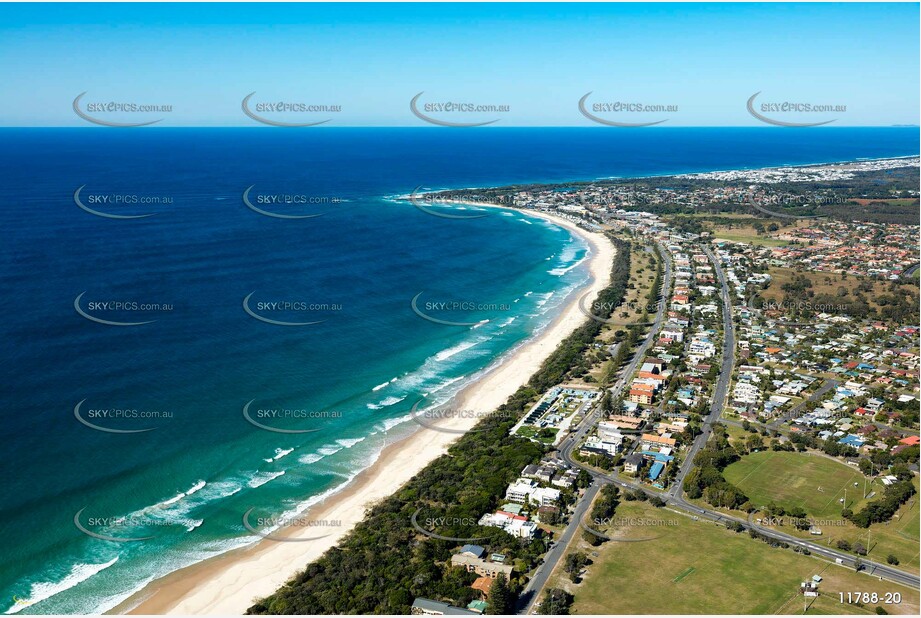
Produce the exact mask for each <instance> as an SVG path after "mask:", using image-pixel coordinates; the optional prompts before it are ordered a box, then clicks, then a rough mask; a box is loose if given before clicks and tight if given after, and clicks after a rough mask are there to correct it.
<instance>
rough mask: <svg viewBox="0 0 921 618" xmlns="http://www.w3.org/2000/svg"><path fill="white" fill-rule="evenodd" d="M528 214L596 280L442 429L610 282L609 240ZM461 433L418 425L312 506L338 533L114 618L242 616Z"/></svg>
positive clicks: (180, 587)
mask: <svg viewBox="0 0 921 618" xmlns="http://www.w3.org/2000/svg"><path fill="white" fill-rule="evenodd" d="M478 205H479V206H484V204H478ZM527 214H528V215H530V216H535V217H541V218H544V219H547V220H549V221H551V222H553V223H555V224H557V225H560V226H561V227H564V228H566V229H567V230H569V231H570V232H572V233H573V234H576V235H578V236H580V237H582V238H584V239H585V240H586V241H587V242H588V243H589V245H590V247H591V249H590V255H589V270H590V272H591V281H590V282H589V283H587V284H586V286H585V287H583V288H582V289H581V290H577V291H575V292H574V293H573V294H572V295H571V296H570V298H568V299H567V305H566V307H565V308H564V309H563V311H562V312H561V313H560V315H559V316H557V317H556V319H555V320H554V321H553V322H552V323H551V324H550V325H549V326H548V327H547V328H545V329H544V330H543V331H542V332H541V333H540V334H538V335H537V336H536V337H534V338H532V339H531V340H529V341H527V342H526V343H525V344H524V345H522V346H520V347H519V348H518V349H517V350H516V351H515V352H514V353H513V354H511V355H509V356H508V357H507V358H506V359H505V360H504V362H502V363H500V364H498V365H497V366H495V367H494V368H493V369H492V370H490V371H489V372H487V373H485V374H484V375H483V376H482V377H481V378H480V379H479V380H477V381H476V382H474V383H472V384H470V385H469V386H468V387H467V388H465V389H464V390H462V391H461V392H460V393H458V395H457V396H456V397H455V402H454V407H456V408H458V409H464V410H468V411H474V412H476V413H477V414H466V415H462V416H463V418H455V419H450V420H448V419H445V420H444V421H439V423H438V426H439V427H443V428H451V429H455V430H467V429H470V428H471V427H472V426H473V425H475V424H476V422H477V420H478V418H477V416H478V414H483V413H487V412H490V411H493V410H495V409H496V408H497V407H499V406H500V405H501V404H503V403H504V402H505V400H506V399H508V397H509V396H510V395H512V394H513V393H514V392H515V391H516V390H517V389H518V387H519V386H521V385H522V384H524V383H525V382H527V380H528V379H529V378H530V376H531V375H532V374H533V373H534V372H535V371H537V370H538V369H539V368H540V365H541V363H542V362H543V361H544V359H545V358H547V356H548V355H549V354H550V353H551V352H552V351H553V350H554V349H555V348H556V347H557V345H558V344H559V343H560V342H561V341H562V340H563V339H564V338H565V337H567V336H568V335H569V334H570V333H571V332H572V331H573V330H575V329H576V328H577V327H578V326H580V325H581V324H582V323H583V322H584V321H585V320H586V319H587V318H586V317H585V315H584V314H583V313H582V312H581V311H580V310H579V307H578V299H579V297H581V296H583V295H584V294H585V293H586V292H591V298H594V297H595V295H597V293H598V292H599V291H600V290H601V289H603V288H604V287H606V286H607V285H608V284H609V283H610V276H611V266H612V264H613V261H614V253H615V249H614V246H613V244H612V243H611V242H610V241H609V240H608V239H607V238H606V237H605V236H604V235H602V234H600V233H596V232H589V231H586V230H584V229H581V228H579V227H577V226H575V225H574V224H572V223H570V222H569V221H567V220H565V219H562V218H560V217H557V216H554V215H549V214H544V213H534V212H531V211H527ZM459 435H460V434H459V433H448V432H442V431H434V430H431V429H427V428H422V427H420V429H419V430H418V431H416V432H414V433H413V434H412V435H410V436H409V437H407V438H405V439H403V440H401V441H400V442H396V443H394V444H391V445H390V446H388V447H387V448H385V449H384V450H383V451H382V452H381V454H380V456H379V457H378V459H377V461H376V462H375V463H373V464H372V465H371V466H370V467H369V468H367V469H365V470H364V471H362V472H361V473H360V474H358V475H357V476H356V477H355V479H354V480H353V481H352V482H351V483H349V484H348V485H346V486H345V487H344V488H343V489H342V490H341V491H339V492H337V493H335V494H332V495H330V496H328V497H327V498H326V499H324V500H323V501H321V502H319V503H317V504H316V505H314V506H312V507H310V509H309V511H308V512H307V513H306V514H305V516H309V518H310V519H311V520H314V521H317V520H327V521H336V522H337V525H336V526H335V527H331V528H327V529H324V531H323V532H324V533H326V532H328V531H329V530H332V532H331V533H329V534H327V535H326V536H322V538H318V539H314V540H306V541H303V542H279V541H275V540H271V539H266V540H261V541H260V542H258V543H255V544H253V545H250V546H248V547H245V548H241V549H238V550H234V551H231V552H228V553H226V554H223V555H221V556H218V557H216V558H213V559H211V560H207V561H204V562H201V563H198V564H196V565H193V566H190V567H187V568H185V569H181V570H179V571H176V572H174V573H171V574H170V575H168V576H166V577H163V578H161V579H159V580H156V581H153V582H151V583H150V584H149V585H147V586H146V587H145V588H144V589H143V590H141V591H139V592H138V593H137V594H135V595H133V596H132V597H130V598H129V599H127V600H126V601H125V602H123V603H122V604H121V605H119V606H118V607H116V608H114V609H113V610H112V612H111V613H133V614H168V613H174V614H188V615H211V614H222V615H228V614H229V615H234V614H237V615H239V614H242V613H244V612H245V611H246V610H247V609H248V608H249V607H250V606H251V605H252V604H253V602H254V600H255V599H257V598H261V597H265V596H267V595H269V594H271V593H272V592H274V591H275V590H276V589H278V588H279V587H281V586H282V585H283V584H284V583H285V582H286V581H288V580H289V579H291V578H292V577H293V576H294V575H295V574H296V573H297V572H298V571H300V570H302V569H303V568H304V567H306V566H307V564H309V563H310V562H312V561H314V560H316V559H317V558H319V557H320V556H321V555H322V554H323V553H324V552H326V551H327V550H328V549H329V548H330V547H333V546H334V545H335V544H337V543H338V542H339V541H340V540H341V539H342V537H344V536H345V535H346V534H347V533H348V532H349V530H351V529H352V528H353V527H354V526H355V525H356V524H357V523H358V522H359V521H361V520H362V519H363V518H364V513H365V511H366V509H367V508H368V507H369V506H370V505H372V504H374V503H375V502H377V501H379V500H381V499H383V498H385V497H387V496H389V495H391V494H393V493H394V492H396V491H397V490H398V489H399V488H400V487H401V486H402V485H403V484H405V483H406V482H407V481H408V480H409V479H411V478H412V477H413V476H414V475H415V474H416V473H418V472H419V471H420V470H421V469H422V468H423V467H425V466H426V465H427V464H428V463H429V462H431V461H432V460H434V459H435V458H437V457H439V456H440V455H442V454H443V453H445V452H446V451H447V449H448V447H449V446H450V445H451V443H452V442H454V441H455V440H457V439H458V437H459ZM274 535H277V536H278V537H284V538H289V539H298V538H300V539H308V538H311V537H317V536H318V533H317V529H316V528H305V527H302V528H293V529H292V528H289V529H286V530H283V531H279V532H276V533H274Z"/></svg>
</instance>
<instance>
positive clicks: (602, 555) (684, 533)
mask: <svg viewBox="0 0 921 618" xmlns="http://www.w3.org/2000/svg"><path fill="white" fill-rule="evenodd" d="M616 516H617V517H621V518H634V521H638V522H649V521H651V520H677V522H678V523H677V525H674V526H657V527H656V528H655V533H654V534H653V533H651V532H650V529H649V528H648V527H645V528H644V527H643V526H640V525H635V526H633V528H632V529H626V530H623V531H621V533H622V534H623V536H624V538H625V539H629V538H632V537H637V538H643V537H655V538H654V539H653V540H650V541H647V542H633V543H630V542H617V541H608V542H607V543H605V544H603V545H602V546H601V547H599V548H593V547H590V546H588V545H587V544H585V543H584V541H582V540H581V539H578V540H576V541H575V542H574V543H573V544H572V545H571V546H570V548H569V551H572V550H579V551H584V552H585V553H586V555H589V556H590V559H591V560H592V564H590V565H589V566H588V569H587V573H586V575H585V577H584V579H583V581H582V583H580V584H573V583H572V582H570V581H569V578H568V577H567V576H565V574H563V573H562V569H559V568H558V569H557V570H556V571H554V575H553V576H552V577H551V579H550V582H549V584H548V585H549V586H552V587H557V588H564V589H566V590H568V591H569V592H571V593H573V594H574V595H575V604H574V606H573V612H572V613H574V614H583V615H585V614H613V613H619V614H708V613H710V614H802V612H803V601H804V598H803V597H802V596H801V595H800V593H799V584H800V582H802V581H804V580H806V579H809V578H811V577H812V576H813V575H820V576H821V577H822V578H823V580H824V581H823V582H822V583H821V584H820V585H819V590H820V592H821V595H822V596H821V597H820V598H819V599H809V602H810V606H809V610H808V611H807V613H810V614H815V613H835V614H868V613H873V611H874V609H875V606H869V607H859V606H856V605H848V604H847V603H845V604H842V603H841V602H840V600H839V592H847V591H849V590H851V591H855V590H860V591H864V592H876V593H877V594H880V595H884V594H885V593H886V592H899V593H900V594H901V596H902V600H901V603H900V604H899V605H886V606H885V608H884V609H886V610H887V611H888V612H889V613H891V614H899V613H907V614H911V613H916V612H917V610H918V602H919V599H918V596H919V595H918V591H917V590H912V589H910V588H907V587H904V586H899V585H897V584H893V583H890V582H885V581H880V580H879V579H877V578H875V577H871V576H868V575H865V574H863V573H855V572H854V570H853V569H852V568H845V567H842V566H839V565H836V564H834V563H832V562H828V561H825V560H822V559H819V558H816V557H815V556H804V555H802V554H797V553H794V552H793V551H792V550H790V549H781V548H771V547H770V546H769V545H767V544H766V543H763V542H761V541H757V540H753V539H751V538H750V537H749V536H748V534H745V533H736V532H731V531H729V530H727V529H726V528H725V527H724V526H722V525H718V524H714V523H712V522H708V521H701V520H698V521H695V520H693V519H692V518H691V517H689V516H687V515H682V514H678V513H676V512H673V511H670V510H668V509H667V508H666V509H656V508H655V507H653V506H651V505H649V503H637V502H621V504H620V505H619V506H618V507H617V513H616ZM593 552H595V553H596V554H597V555H592V553H593Z"/></svg>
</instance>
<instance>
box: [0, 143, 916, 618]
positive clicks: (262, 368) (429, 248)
mask: <svg viewBox="0 0 921 618" xmlns="http://www.w3.org/2000/svg"><path fill="white" fill-rule="evenodd" d="M918 151H919V145H918V132H917V129H911V128H904V129H902V128H885V129H827V128H823V129H813V130H796V129H789V130H787V129H777V130H774V129H772V128H754V129H654V130H617V129H613V130H605V129H595V128H591V129H495V130H494V129H486V130H464V129H459V130H453V129H444V130H442V129H324V128H318V129H306V130H285V129H201V130H200V129H150V130H146V129H131V130H118V129H112V130H108V129H2V130H0V177H2V180H3V183H2V187H3V189H2V190H3V207H2V208H0V224H2V229H3V230H4V233H5V239H4V243H3V244H2V245H0V281H2V284H3V291H4V297H5V300H6V303H5V304H6V312H5V316H4V320H3V321H2V322H0V324H2V325H0V337H2V340H3V341H4V342H5V352H6V353H5V362H4V363H3V369H2V387H3V390H2V393H3V404H4V405H3V409H4V411H5V426H6V430H7V431H6V437H5V440H4V442H5V444H4V447H5V453H6V457H4V459H3V464H2V465H3V466H4V470H3V477H4V479H5V480H6V491H5V492H3V494H2V497H0V510H2V512H3V517H2V518H0V532H2V538H3V539H4V546H3V550H2V555H0V599H3V600H4V601H6V602H7V605H6V606H4V607H3V609H6V607H9V608H10V609H11V610H14V611H15V610H19V611H22V612H25V613H29V612H38V613H67V612H90V611H93V610H100V609H106V608H108V607H111V606H112V605H114V604H115V603H116V602H117V601H118V600H119V599H121V598H123V597H124V596H125V595H126V594H128V593H130V592H131V591H132V590H134V589H136V588H137V587H138V586H139V585H141V584H142V583H143V582H145V581H147V580H149V579H150V578H153V577H156V576H159V575H162V574H163V573H165V572H167V571H169V570H171V569H174V568H177V567H179V566H182V565H185V564H189V563H191V562H194V561H197V560H201V559H203V558H206V557H208V556H211V555H215V554H217V553H220V552H222V551H226V550H227V549H229V548H232V547H235V546H239V545H240V544H243V543H248V542H252V541H253V540H255V539H257V538H258V537H254V536H253V535H249V534H247V532H246V530H245V529H244V527H243V525H242V514H243V513H244V512H246V511H247V510H248V509H250V508H254V509H255V510H254V511H253V512H254V513H255V515H254V516H256V517H272V516H274V517H280V516H282V514H284V513H290V512H293V511H296V510H298V509H300V508H303V507H304V506H305V505H306V504H309V503H310V501H311V499H314V500H315V499H316V496H319V495H321V494H322V493H323V492H329V491H333V490H335V489H336V488H337V487H341V486H342V484H343V483H345V482H347V481H348V479H349V478H351V477H352V476H353V475H354V474H355V473H356V472H357V471H358V470H359V469H361V468H362V467H364V466H366V465H367V464H368V463H369V462H370V461H372V460H373V458H374V457H375V456H376V455H377V453H378V452H379V451H380V449H381V448H382V447H383V446H384V445H385V444H386V443H387V442H392V441H393V440H395V439H397V438H399V437H400V436H402V435H406V434H407V433H408V432H410V431H412V430H413V429H416V428H418V427H417V426H416V425H415V424H414V423H412V422H408V421H407V418H406V417H407V413H408V412H409V410H410V407H411V405H412V404H413V403H415V402H416V401H417V400H419V399H423V401H424V402H425V405H430V404H433V403H437V402H440V401H443V400H445V399H447V398H448V397H450V395H451V394H452V393H453V392H455V391H456V389H458V388H460V387H461V386H462V385H463V384H465V383H466V382H467V381H469V380H470V379H471V377H472V376H474V375H476V373H477V372H478V371H481V370H483V369H484V368H486V367H488V366H489V365H490V364H491V363H492V362H494V361H495V359H496V358H498V357H499V356H500V355H501V354H503V353H506V352H508V351H509V350H510V349H512V348H513V347H514V346H516V345H518V344H520V343H521V342H522V341H523V340H525V339H526V338H527V337H528V336H530V335H531V334H533V332H534V331H535V330H536V329H538V328H540V327H542V326H543V325H545V324H546V323H547V321H548V320H549V319H550V318H551V317H552V316H553V315H554V312H555V311H556V309H557V308H558V307H559V305H560V303H562V301H563V300H564V298H565V296H566V295H567V294H568V293H569V291H570V290H571V289H573V288H574V287H575V286H578V285H579V284H581V283H582V282H584V280H585V277H586V274H585V272H584V271H583V268H582V267H581V266H580V263H581V260H582V259H583V258H584V256H585V248H584V247H583V246H582V245H581V243H579V242H578V241H575V240H573V239H572V238H571V237H570V236H569V234H568V233H567V232H565V231H563V230H561V229H559V228H556V227H554V226H552V225H549V224H546V223H544V222H542V221H539V220H535V219H530V218H527V217H523V216H522V215H520V214H518V213H510V212H504V211H498V210H490V211H486V213H487V216H485V217H482V218H478V219H471V220H465V221H458V220H451V219H443V218H438V217H433V216H431V215H428V214H425V213H423V212H421V211H419V210H417V209H416V208H414V207H413V206H411V205H409V204H407V203H402V202H397V201H394V200H391V199H388V198H389V197H391V196H394V195H398V194H404V193H408V192H409V191H411V190H412V189H413V188H415V187H418V186H422V187H425V188H431V189H437V188H445V187H464V186H482V185H500V184H506V183H511V182H546V181H562V180H585V179H594V178H601V177H611V176H637V175H653V174H668V173H679V172H690V171H706V170H714V169H732V168H742V167H746V168H751V167H761V166H767V165H781V164H804V163H816V162H828V161H842V160H852V159H857V158H876V157H887V156H905V155H917V154H918ZM81 186H82V187H83V189H82V191H81V196H82V197H81V199H82V202H83V203H84V204H85V205H87V206H90V207H92V208H93V209H96V210H98V211H100V212H105V213H110V214H117V215H122V216H131V215H142V214H150V213H154V216H150V217H146V218H138V219H122V220H117V219H109V218H102V217H98V216H94V215H92V214H89V213H87V212H85V211H83V210H81V209H80V208H78V206H77V205H76V204H75V201H74V192H75V190H76V189H77V188H78V187H81ZM250 186H254V187H253V189H252V193H251V195H252V199H251V201H252V202H253V203H255V202H256V201H257V196H271V195H290V196H305V197H308V198H311V201H320V202H322V203H310V204H267V203H264V202H260V203H259V204H257V205H258V206H259V207H260V208H263V209H266V210H271V211H274V212H276V213H281V214H288V215H297V214H320V215H321V216H319V217H315V218H308V219H297V220H290V219H279V218H272V217H266V216H263V215H260V214H257V213H255V212H253V211H252V210H249V209H248V208H247V207H246V206H245V205H244V204H243V201H242V199H241V196H242V193H243V191H244V190H245V189H246V188H247V187H250ZM100 196H110V197H111V198H113V199H114V196H138V197H139V198H149V197H157V198H160V203H154V204H141V203H119V204H113V203H105V202H100V201H99V199H98V198H99V197H100ZM452 212H457V211H453V210H452ZM251 293H252V297H251V304H250V307H251V308H256V312H257V313H259V314H261V315H263V316H264V317H268V318H270V319H275V320H278V321H287V322H308V321H309V322H314V321H316V322H319V323H317V324H311V325H307V326H299V327H292V326H279V325H275V324H269V323H266V322H263V321H259V320H257V319H254V318H253V317H251V316H249V315H247V313H246V311H244V308H243V299H244V297H246V296H247V295H250V294H251ZM420 293H421V294H422V296H420V303H422V304H423V305H422V306H425V303H426V302H438V301H469V302H473V303H488V304H498V305H502V304H506V305H508V308H501V307H500V308H490V309H482V310H455V311H442V312H439V310H438V309H433V310H432V311H433V313H434V314H437V316H438V317H439V318H441V319H445V320H448V321H456V322H464V323H472V324H474V326H469V325H468V326H447V325H442V324H436V323H432V322H428V321H425V320H422V319H421V318H419V317H418V316H417V315H416V314H414V313H413V311H412V310H411V307H410V300H411V299H412V298H413V297H414V296H416V295H417V294H420ZM80 294H83V296H82V297H81V301H80V305H79V306H80V307H81V309H82V310H84V311H85V312H87V313H88V314H90V315H92V316H95V317H98V318H101V319H106V320H110V321H120V322H142V321H148V320H153V321H152V322H151V323H148V324H143V325H138V326H111V325H104V324H100V323H97V322H93V321H91V320H89V319H86V318H84V317H82V316H81V315H79V314H78V313H77V311H76V310H75V307H74V302H75V299H76V298H77V297H78V295H80ZM277 301H288V302H303V303H308V304H312V303H319V304H323V305H326V307H325V308H322V309H316V310H310V311H279V312H273V311H271V310H270V309H265V308H263V309H259V308H258V307H260V305H259V303H271V302H277ZM101 302H124V303H129V304H130V303H159V304H160V305H161V308H163V307H164V306H166V307H167V308H168V310H160V311H127V310H113V311H109V310H106V309H100V308H98V307H94V305H93V303H101ZM513 318H514V319H513ZM84 400H85V401H84ZM81 401H84V404H83V406H82V407H81V414H82V415H83V418H88V417H89V415H90V414H91V412H90V411H91V410H98V409H111V408H118V409H129V410H130V409H138V410H142V411H143V410H158V411H168V412H169V413H170V414H171V416H170V417H169V418H160V419H125V418H115V419H113V418H96V419H95V420H93V422H94V423H95V424H97V425H99V426H103V427H106V428H114V429H121V430H132V429H145V428H154V430H153V431H148V432H144V433H121V434H118V433H109V432H103V431H97V430H94V429H91V428H89V427H87V426H85V425H84V424H81V423H80V422H78V420H77V419H76V418H75V414H74V407H75V406H76V405H77V403H78V402H81ZM250 401H252V402H253V404H252V407H251V410H252V413H253V416H255V415H256V411H258V410H260V409H275V408H289V409H297V410H303V411H307V412H309V413H312V414H315V416H312V417H310V418H299V419H288V420H278V419H266V418H263V422H264V423H265V424H268V425H271V426H273V427H276V428H282V429H305V428H310V429H316V430H317V431H315V432H312V433H302V434H282V433H276V432H272V431H266V430H263V429H259V428H257V427H255V426H254V425H252V424H250V423H248V422H247V421H246V420H245V419H244V418H243V412H242V410H243V406H244V405H245V404H246V403H247V402H250ZM277 449H278V450H277ZM278 455H281V457H280V458H278V459H276V457H277V456H278ZM282 472H283V473H284V474H283V475H281V474H280V473H282ZM203 483H204V484H203ZM190 490H191V491H190ZM181 494H187V495H181ZM81 509H84V510H83V512H82V514H81V516H80V518H78V521H80V522H81V525H84V527H86V528H88V529H90V530H91V531H94V532H96V533H102V534H107V535H110V536H115V537H122V538H124V537H131V538H134V537H148V536H149V537H152V538H150V539H147V540H144V541H137V542H113V541H106V540H100V539H98V538H92V537H90V536H88V535H86V534H84V533H82V532H81V531H80V530H78V529H77V526H76V525H75V523H74V516H75V514H76V513H77V512H79V511H80V510H81ZM128 515H132V516H134V517H135V518H137V520H138V521H137V523H136V524H135V525H132V526H126V525H121V524H117V525H111V524H107V523H106V522H103V523H99V522H96V521H94V519H93V518H104V517H124V516H128ZM14 596H15V597H16V598H18V599H21V601H20V602H18V603H14V602H13V600H12V599H13V597H14Z"/></svg>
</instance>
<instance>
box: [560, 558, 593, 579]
mask: <svg viewBox="0 0 921 618" xmlns="http://www.w3.org/2000/svg"><path fill="white" fill-rule="evenodd" d="M586 564H588V557H587V556H586V555H585V554H583V553H582V552H580V551H574V552H571V553H569V554H567V555H566V561H565V563H564V564H563V570H564V571H566V572H567V573H569V579H571V580H572V581H574V582H575V581H578V579H579V573H581V572H582V569H583V567H585V565H586Z"/></svg>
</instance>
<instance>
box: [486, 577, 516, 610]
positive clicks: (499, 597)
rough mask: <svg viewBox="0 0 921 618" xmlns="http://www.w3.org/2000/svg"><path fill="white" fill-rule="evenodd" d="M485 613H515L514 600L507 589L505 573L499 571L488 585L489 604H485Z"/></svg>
mask: <svg viewBox="0 0 921 618" xmlns="http://www.w3.org/2000/svg"><path fill="white" fill-rule="evenodd" d="M486 613H487V614H506V615H507V614H513V613H515V600H514V598H513V595H512V591H511V590H509V587H508V582H507V581H506V579H505V573H499V574H498V575H497V576H496V579H495V581H493V583H492V586H490V587H489V604H488V605H487V606H486Z"/></svg>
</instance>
